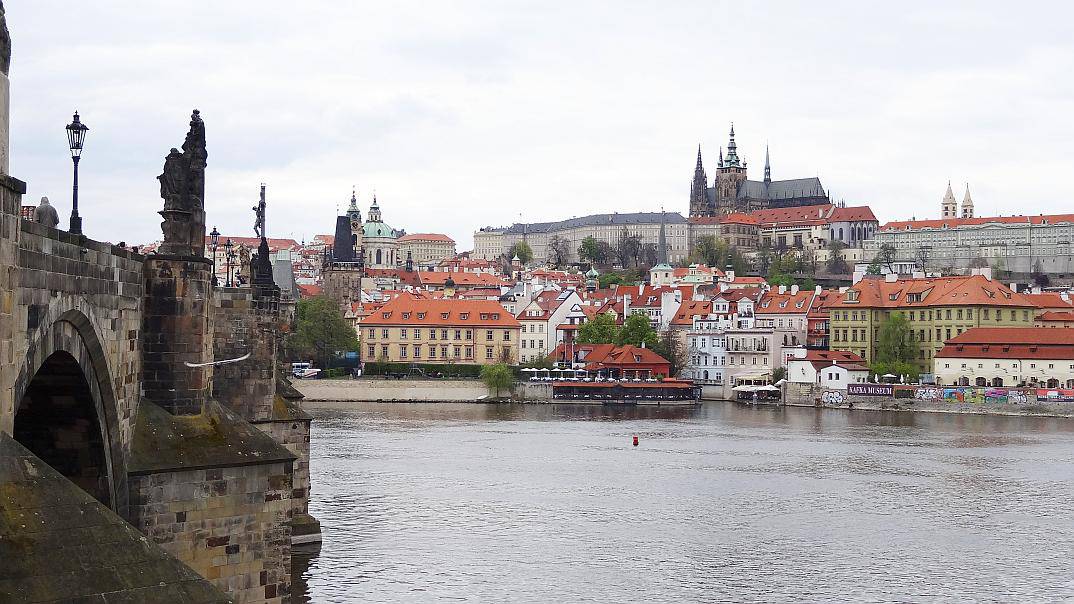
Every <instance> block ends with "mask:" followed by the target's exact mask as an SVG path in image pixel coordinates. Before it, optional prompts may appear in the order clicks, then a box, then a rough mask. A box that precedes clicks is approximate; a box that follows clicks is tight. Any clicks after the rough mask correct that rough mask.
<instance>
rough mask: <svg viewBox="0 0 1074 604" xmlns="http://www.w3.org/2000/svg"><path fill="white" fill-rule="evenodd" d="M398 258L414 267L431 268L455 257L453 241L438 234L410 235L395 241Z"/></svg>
mask: <svg viewBox="0 0 1074 604" xmlns="http://www.w3.org/2000/svg"><path fill="white" fill-rule="evenodd" d="M396 245H397V247H398V254H399V257H400V258H401V259H402V260H403V261H404V262H405V261H406V259H407V258H410V259H411V261H412V262H413V263H414V266H416V267H422V268H424V267H429V268H433V267H436V266H438V265H439V264H440V263H441V262H442V261H444V260H447V259H449V258H454V257H455V240H454V239H452V238H451V237H448V236H447V235H443V234H440V233H411V234H407V235H403V236H401V237H399V238H398V239H396Z"/></svg>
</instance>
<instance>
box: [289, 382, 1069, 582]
mask: <svg viewBox="0 0 1074 604" xmlns="http://www.w3.org/2000/svg"><path fill="white" fill-rule="evenodd" d="M307 409H308V410H309V411H310V412H311V413H313V415H314V417H315V420H314V423H313V429H312V431H313V436H312V442H311V467H312V472H313V475H312V481H313V493H312V500H311V503H310V512H311V513H312V514H313V515H314V516H316V517H317V518H318V519H319V520H320V521H321V524H322V527H323V534H324V543H323V546H322V547H321V549H320V551H319V553H317V554H315V555H312V556H310V555H299V556H296V571H295V572H296V581H295V586H294V593H295V595H294V601H295V602H541V603H552V602H791V601H829V602H830V601H853V602H924V601H929V602H932V601H951V602H956V601H957V602H962V601H986V602H1012V601H1018V602H1026V601H1040V602H1051V601H1057V600H1065V599H1074V420H1067V419H1057V418H1022V417H997V416H971V415H950V414H932V413H917V414H913V413H900V412H872V411H844V410H815V409H810V408H783V409H779V408H748V407H743V406H739V405H735V404H733V403H706V404H703V405H701V406H699V407H695V408H685V409H675V408H646V407H642V408H608V409H605V408H601V407H596V406H578V405H483V404H450V403H427V404H414V403H398V404H393V403H338V404H336V403H308V404H307ZM634 434H637V435H638V436H639V440H640V443H639V445H638V446H637V447H634V446H632V444H631V437H632V435H634Z"/></svg>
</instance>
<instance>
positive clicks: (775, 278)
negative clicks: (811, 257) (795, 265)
mask: <svg viewBox="0 0 1074 604" xmlns="http://www.w3.org/2000/svg"><path fill="white" fill-rule="evenodd" d="M765 281H768V284H769V285H771V286H772V287H779V286H780V285H786V286H787V287H790V286H792V285H794V277H792V276H790V275H787V274H784V273H780V272H775V271H773V272H770V273H768V276H767V277H765Z"/></svg>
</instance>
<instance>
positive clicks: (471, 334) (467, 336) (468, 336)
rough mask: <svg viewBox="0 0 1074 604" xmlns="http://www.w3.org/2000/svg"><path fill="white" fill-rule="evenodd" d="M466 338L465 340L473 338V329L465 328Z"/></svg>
mask: <svg viewBox="0 0 1074 604" xmlns="http://www.w3.org/2000/svg"><path fill="white" fill-rule="evenodd" d="M466 339H467V340H472V339H474V332H473V330H471V329H467V330H466Z"/></svg>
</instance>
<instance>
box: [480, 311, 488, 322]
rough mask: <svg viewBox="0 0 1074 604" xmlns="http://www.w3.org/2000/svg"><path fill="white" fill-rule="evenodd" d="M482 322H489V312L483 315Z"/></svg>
mask: <svg viewBox="0 0 1074 604" xmlns="http://www.w3.org/2000/svg"><path fill="white" fill-rule="evenodd" d="M481 320H482V321H488V320H489V314H488V313H487V312H483V313H481Z"/></svg>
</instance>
